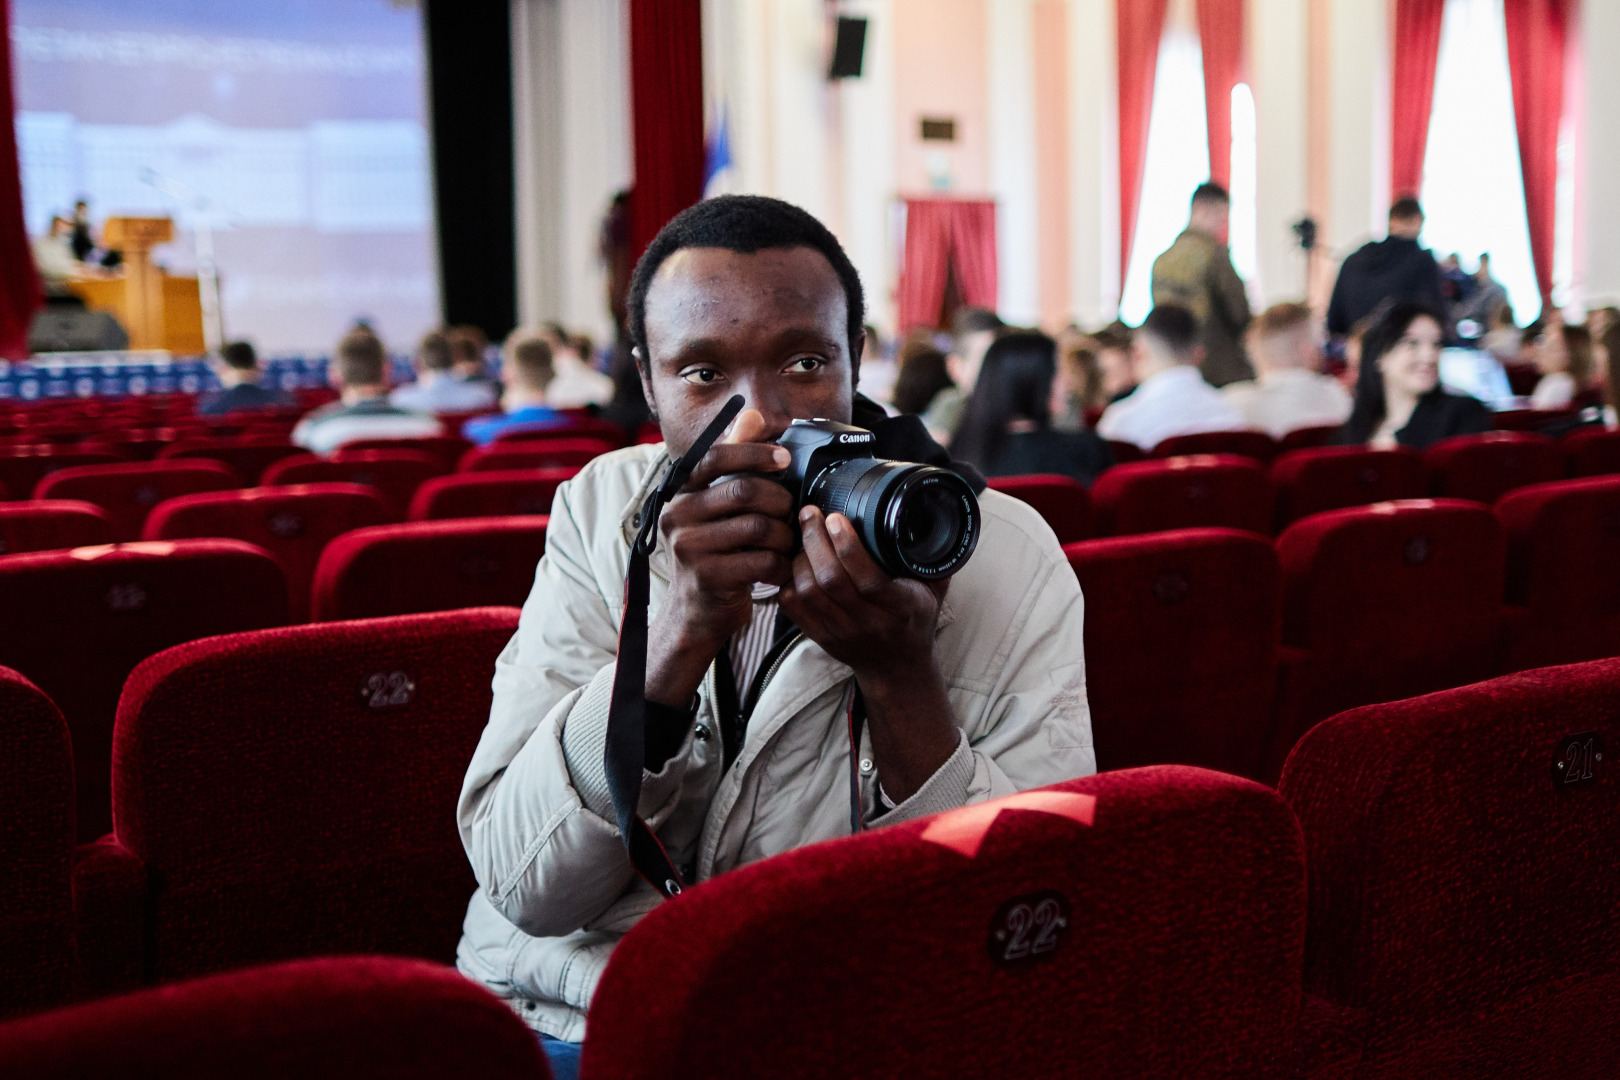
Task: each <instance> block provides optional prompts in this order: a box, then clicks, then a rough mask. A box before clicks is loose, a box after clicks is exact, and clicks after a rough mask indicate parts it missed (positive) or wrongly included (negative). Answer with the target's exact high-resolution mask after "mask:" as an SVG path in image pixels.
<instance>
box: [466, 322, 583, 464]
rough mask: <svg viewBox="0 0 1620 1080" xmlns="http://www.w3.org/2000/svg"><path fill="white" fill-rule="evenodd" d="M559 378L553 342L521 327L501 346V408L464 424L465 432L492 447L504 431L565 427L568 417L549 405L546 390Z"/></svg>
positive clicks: (483, 444)
mask: <svg viewBox="0 0 1620 1080" xmlns="http://www.w3.org/2000/svg"><path fill="white" fill-rule="evenodd" d="M555 377H556V369H555V368H554V367H553V366H552V352H551V345H550V344H549V343H548V342H547V340H546V338H545V336H544V335H542V334H539V333H536V332H535V331H532V330H524V329H521V328H519V329H517V330H514V331H512V333H511V335H510V336H508V337H507V339H506V344H505V345H503V346H502V347H501V382H502V384H503V385H504V388H505V389H504V390H503V391H502V393H501V407H502V408H503V409H505V410H506V411H505V412H503V413H499V414H497V415H495V416H478V417H474V418H473V419H471V420H469V421H467V422H466V423H465V424H463V425H462V427H461V435H462V437H463V438H465V439H467V440H468V441H470V442H473V443H476V444H477V445H479V446H488V445H489V444H490V443H492V442H494V441H495V437H496V436H497V435H500V434H501V433H502V432H506V431H515V430H520V429H522V430H545V429H547V428H557V427H565V426H567V424H568V417H566V416H564V415H563V414H562V413H559V412H557V411H556V410H555V409H553V408H551V407H550V406H548V405H547V404H546V390H547V389H548V388H549V387H550V386H551V381H552V379H554V378H555Z"/></svg>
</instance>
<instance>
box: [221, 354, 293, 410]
mask: <svg viewBox="0 0 1620 1080" xmlns="http://www.w3.org/2000/svg"><path fill="white" fill-rule="evenodd" d="M208 366H209V367H211V368H212V369H213V371H214V375H215V376H216V377H217V378H218V379H219V383H220V386H221V387H222V388H223V389H221V390H220V391H219V392H218V393H214V394H209V395H208V396H207V397H205V398H203V400H202V401H201V402H200V403H199V404H198V406H197V412H198V413H200V414H201V415H203V416H224V415H225V414H226V413H233V412H251V411H255V410H258V409H282V408H287V407H289V406H293V405H296V404H297V402H296V401H294V400H293V397H292V395H291V394H289V393H287V392H286V391H285V390H279V389H277V388H275V387H273V386H265V385H264V384H263V383H261V382H260V379H262V378H263V372H261V371H260V370H259V357H258V354H257V353H255V352H254V351H253V346H252V345H250V344H248V343H247V342H245V341H232V342H230V343H228V344H227V345H226V346H225V347H224V348H222V349H220V350H219V356H217V357H214V356H210V357H209V358H208Z"/></svg>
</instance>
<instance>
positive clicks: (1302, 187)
mask: <svg viewBox="0 0 1620 1080" xmlns="http://www.w3.org/2000/svg"><path fill="white" fill-rule="evenodd" d="M1245 16H1246V24H1247V34H1248V39H1249V40H1248V47H1249V49H1248V52H1249V71H1250V79H1251V86H1252V88H1253V90H1254V104H1255V117H1256V120H1257V130H1258V137H1257V141H1258V157H1259V169H1258V191H1259V196H1258V199H1257V200H1256V201H1257V204H1258V218H1259V229H1258V233H1259V243H1258V245H1257V252H1256V253H1257V256H1258V262H1259V270H1260V273H1259V281H1260V284H1261V286H1262V291H1263V293H1264V295H1263V296H1260V297H1257V299H1258V300H1260V302H1261V303H1262V304H1272V303H1278V302H1281V301H1285V300H1303V299H1305V288H1306V283H1305V254H1304V252H1303V251H1301V250H1300V248H1299V245H1298V244H1297V243H1296V242H1295V239H1294V233H1293V229H1292V225H1293V223H1294V222H1296V221H1298V220H1299V219H1300V218H1301V217H1303V216H1304V215H1305V211H1306V208H1307V205H1308V196H1307V191H1306V162H1307V160H1308V155H1307V147H1306V138H1307V111H1306V110H1307V100H1308V93H1309V72H1308V60H1309V56H1310V33H1309V23H1308V17H1307V16H1308V9H1307V6H1306V5H1305V4H1303V3H1301V2H1300V0H1249V2H1248V7H1247V10H1246V11H1245Z"/></svg>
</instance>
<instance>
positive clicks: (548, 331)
mask: <svg viewBox="0 0 1620 1080" xmlns="http://www.w3.org/2000/svg"><path fill="white" fill-rule="evenodd" d="M538 332H539V334H540V336H541V337H543V338H544V339H545V342H546V344H547V345H549V346H550V347H551V364H552V369H553V371H554V372H555V375H554V377H553V378H552V380H551V388H550V389H549V390H547V391H546V404H547V405H550V406H551V407H552V408H553V409H583V408H585V407H586V406H587V405H606V404H607V403H608V402H610V401H612V400H613V380H612V379H611V378H609V377H608V376H606V375H604V374H602V373H601V372H600V371H597V370H596V369H595V368H593V367H591V354H590V339H589V338H586V337H574V336H572V335H570V334H569V333H568V331H567V330H566V329H564V328H563V326H562V324H560V323H555V322H548V323H545V324H544V325H543V326H541V327H540V329H539V331H538ZM582 347H583V348H584V350H585V351H583V352H581V348H582Z"/></svg>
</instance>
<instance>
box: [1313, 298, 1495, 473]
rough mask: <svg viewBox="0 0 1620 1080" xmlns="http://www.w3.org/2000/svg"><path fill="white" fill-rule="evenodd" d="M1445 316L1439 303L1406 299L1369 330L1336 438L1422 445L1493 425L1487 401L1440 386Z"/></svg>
mask: <svg viewBox="0 0 1620 1080" xmlns="http://www.w3.org/2000/svg"><path fill="white" fill-rule="evenodd" d="M1443 319H1444V316H1443V315H1441V314H1440V310H1439V309H1438V308H1432V307H1429V306H1428V305H1426V304H1419V303H1415V302H1412V301H1404V302H1401V303H1397V304H1393V305H1391V306H1390V308H1389V310H1388V311H1387V312H1385V314H1384V315H1383V317H1382V318H1381V319H1379V320H1378V322H1377V323H1376V324H1375V325H1374V326H1373V327H1372V328H1371V329H1369V330H1368V331H1367V333H1366V336H1365V337H1363V339H1362V342H1361V370H1360V373H1359V375H1358V376H1357V379H1356V402H1355V406H1354V408H1353V409H1351V412H1350V419H1349V420H1346V421H1345V424H1344V426H1343V427H1342V428H1340V429H1339V433H1338V436H1337V437H1336V438H1335V440H1334V441H1335V442H1338V443H1343V444H1366V445H1367V446H1370V447H1372V448H1373V449H1375V450H1388V449H1391V448H1393V447H1395V446H1397V445H1399V446H1410V447H1412V448H1413V449H1414V450H1423V449H1426V448H1428V447H1429V446H1431V445H1433V444H1434V443H1436V442H1439V441H1440V440H1441V439H1447V438H1450V437H1451V436H1453V435H1477V434H1480V433H1481V432H1486V431H1490V430H1491V410H1490V409H1489V408H1487V407H1486V405H1485V403H1484V402H1481V401H1478V400H1476V399H1474V398H1471V397H1468V396H1467V395H1465V394H1452V393H1449V392H1447V391H1446V390H1445V389H1444V388H1443V387H1442V386H1441V385H1440V347H1441V344H1442V341H1443V334H1444V332H1443V330H1442V329H1441V322H1442V320H1443Z"/></svg>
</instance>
